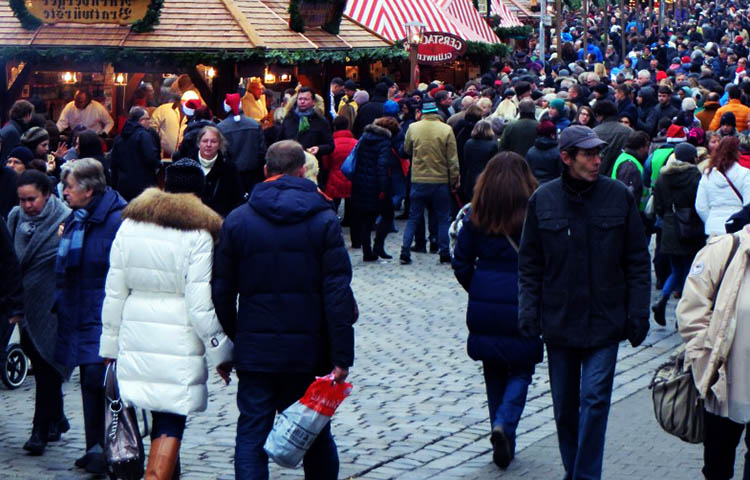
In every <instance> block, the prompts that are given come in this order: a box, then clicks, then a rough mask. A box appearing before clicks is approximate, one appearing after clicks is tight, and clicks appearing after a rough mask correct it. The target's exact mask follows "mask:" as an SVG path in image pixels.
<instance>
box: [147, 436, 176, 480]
mask: <svg viewBox="0 0 750 480" xmlns="http://www.w3.org/2000/svg"><path fill="white" fill-rule="evenodd" d="M179 454H180V441H179V440H178V439H176V438H174V437H168V436H166V435H162V436H161V437H159V438H155V439H153V440H151V450H149V452H148V465H147V466H146V477H145V479H146V480H170V479H171V478H172V475H173V474H174V471H175V466H176V465H177V460H178V458H179Z"/></svg>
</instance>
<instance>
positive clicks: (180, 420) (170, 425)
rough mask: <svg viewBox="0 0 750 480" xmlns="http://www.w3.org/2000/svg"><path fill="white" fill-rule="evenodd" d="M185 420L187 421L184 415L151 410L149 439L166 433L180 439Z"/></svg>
mask: <svg viewBox="0 0 750 480" xmlns="http://www.w3.org/2000/svg"><path fill="white" fill-rule="evenodd" d="M185 422H187V417H186V416H185V415H178V414H176V413H167V412H151V440H153V439H155V438H159V437H161V436H162V435H166V436H168V437H173V438H176V439H178V440H180V441H182V434H183V433H185Z"/></svg>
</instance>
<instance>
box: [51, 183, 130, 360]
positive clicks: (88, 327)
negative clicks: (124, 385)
mask: <svg viewBox="0 0 750 480" xmlns="http://www.w3.org/2000/svg"><path fill="white" fill-rule="evenodd" d="M91 202H92V203H91V204H89V208H90V210H89V211H90V214H89V216H88V218H86V220H85V221H84V225H85V227H84V229H85V230H84V231H85V235H84V238H83V248H82V251H81V265H80V266H78V267H71V268H68V269H67V270H65V272H61V273H57V274H56V277H57V288H56V290H55V305H56V309H57V345H56V348H55V361H57V362H59V363H61V364H62V365H64V366H67V367H75V366H78V365H85V364H89V363H101V362H102V359H101V357H100V356H99V338H100V337H101V334H102V317H101V314H102V302H103V301H104V282H105V280H106V278H107V271H108V270H109V252H110V248H111V247H112V241H113V240H114V238H115V234H116V233H117V229H119V228H120V215H121V213H122V209H123V208H125V205H126V204H127V203H126V202H125V199H124V198H122V197H121V196H120V194H119V193H117V192H115V191H114V190H112V189H111V188H107V190H105V192H104V193H102V194H97V195H96V196H95V198H94V199H93V200H91ZM73 215H74V214H71V215H69V216H68V218H66V219H65V221H64V222H63V223H65V231H64V232H63V235H62V238H70V237H71V236H72V233H71V229H70V223H71V221H72V219H73Z"/></svg>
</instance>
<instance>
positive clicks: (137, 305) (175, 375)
mask: <svg viewBox="0 0 750 480" xmlns="http://www.w3.org/2000/svg"><path fill="white" fill-rule="evenodd" d="M203 185H204V178H203V172H202V170H201V168H200V165H199V164H198V163H197V162H195V161H194V160H189V159H183V160H180V161H178V162H175V164H173V165H171V166H170V167H169V168H167V175H166V190H167V192H192V193H167V192H162V191H160V190H158V189H156V188H151V189H148V190H146V191H145V192H143V193H142V194H141V195H140V196H138V197H136V198H135V199H133V201H132V202H131V203H130V204H129V205H128V206H127V207H126V208H125V210H123V213H122V218H123V223H122V226H121V227H120V229H119V231H118V232H117V236H116V237H115V240H114V243H113V244H112V250H111V254H110V269H109V273H108V275H107V282H106V288H105V290H106V297H105V299H104V306H103V310H102V336H101V343H100V345H101V346H100V350H99V354H100V356H102V357H103V358H105V359H113V360H116V361H117V380H118V383H119V388H120V395H121V397H122V399H123V401H125V402H126V403H127V404H128V405H134V406H136V407H138V408H144V409H147V410H150V411H151V412H152V417H153V428H152V433H151V450H150V453H149V459H148V466H147V468H146V479H170V478H172V475H173V474H174V472H175V470H176V469H177V465H178V458H179V447H180V442H181V440H182V434H183V432H184V429H185V421H186V419H187V415H188V414H191V413H193V412H200V411H204V410H205V409H206V406H207V401H208V390H207V388H206V381H207V379H208V371H207V366H206V359H205V357H206V356H208V357H209V359H210V360H211V363H213V364H214V365H217V366H218V370H219V373H220V374H221V376H222V377H223V378H224V379H225V381H227V382H228V380H229V374H228V371H230V370H231V367H230V366H229V365H230V363H229V362H230V361H231V357H232V342H231V340H229V338H228V337H227V336H226V335H225V334H224V331H223V330H222V328H221V325H220V324H219V321H218V319H217V318H216V313H215V312H214V306H213V302H212V300H211V284H210V282H211V271H212V267H213V248H214V241H215V240H216V239H218V235H219V231H220V229H221V223H222V220H221V217H220V216H219V215H218V214H216V213H215V212H214V211H213V210H211V209H210V208H208V207H206V206H205V205H203V203H202V202H201V200H200V199H199V198H198V197H197V196H196V194H198V195H199V194H200V191H201V190H202V187H203Z"/></svg>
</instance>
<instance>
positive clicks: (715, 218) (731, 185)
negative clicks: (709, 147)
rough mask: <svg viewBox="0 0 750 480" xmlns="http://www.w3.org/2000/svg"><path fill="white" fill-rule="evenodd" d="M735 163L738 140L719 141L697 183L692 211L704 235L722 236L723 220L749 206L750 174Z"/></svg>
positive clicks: (738, 145) (732, 137)
mask: <svg viewBox="0 0 750 480" xmlns="http://www.w3.org/2000/svg"><path fill="white" fill-rule="evenodd" d="M739 159H740V140H739V139H738V138H737V137H735V136H731V137H724V138H722V139H721V141H720V142H719V146H718V147H716V150H715V151H714V153H713V154H712V155H711V161H710V162H709V164H708V168H707V169H706V171H705V172H704V173H703V177H702V178H701V181H700V183H698V194H697V196H696V198H695V210H696V211H697V212H698V215H700V217H701V220H703V223H704V224H705V225H706V230H705V232H706V235H722V234H724V233H726V229H725V228H724V223H725V222H726V221H727V219H728V218H729V217H730V216H731V215H732V214H734V213H736V212H737V211H739V210H740V209H741V208H742V206H743V205H745V204H747V203H748V202H750V170H748V169H747V168H745V167H743V166H741V165H740V164H739V163H738V161H739Z"/></svg>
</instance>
